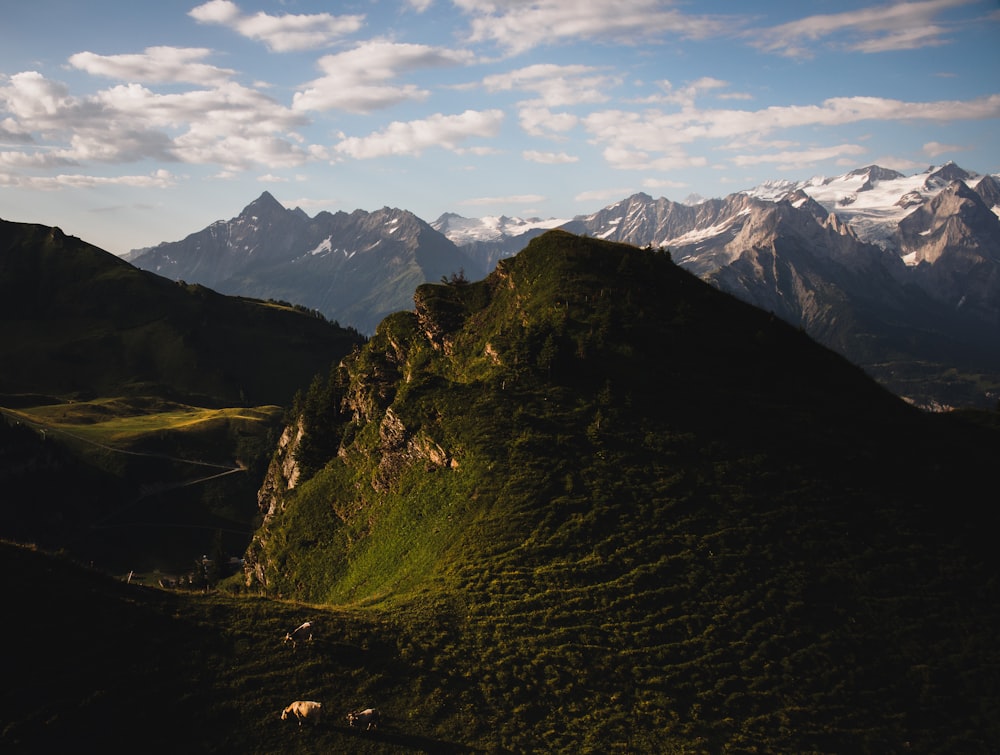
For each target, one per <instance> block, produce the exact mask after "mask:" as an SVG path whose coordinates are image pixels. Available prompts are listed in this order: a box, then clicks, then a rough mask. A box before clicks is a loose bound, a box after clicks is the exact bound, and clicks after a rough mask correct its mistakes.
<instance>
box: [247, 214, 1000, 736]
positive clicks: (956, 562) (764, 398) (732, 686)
mask: <svg viewBox="0 0 1000 755" xmlns="http://www.w3.org/2000/svg"><path fill="white" fill-rule="evenodd" d="M416 304H417V307H416V312H414V313H400V314H398V315H394V316H392V317H390V318H387V319H386V320H385V321H384V322H383V323H382V325H381V326H380V328H379V330H378V332H377V333H376V335H375V336H374V337H373V338H372V339H371V341H370V342H369V343H368V344H367V345H366V347H365V348H363V349H362V350H361V351H360V352H359V353H358V354H356V355H355V356H353V357H351V358H350V359H348V360H347V361H346V363H345V366H344V368H343V369H340V370H334V371H333V372H332V373H331V374H330V375H329V376H328V377H327V378H326V379H323V380H318V381H316V382H314V384H313V387H312V389H311V390H310V391H309V393H308V395H306V396H304V397H303V399H302V401H301V402H300V403H299V406H298V407H297V410H298V411H299V412H300V415H301V417H302V421H303V423H304V425H305V427H306V430H307V434H306V440H305V442H304V443H303V445H302V447H301V448H299V449H298V452H297V458H298V459H299V461H300V463H301V464H302V465H303V467H304V469H305V470H306V473H307V474H306V479H305V480H304V481H302V482H300V484H299V485H298V486H297V487H296V488H295V489H294V490H293V491H291V492H290V493H289V494H288V495H286V496H285V497H284V499H283V500H282V502H281V504H280V506H279V507H278V513H277V514H276V515H275V516H273V517H272V518H271V519H270V520H269V521H268V522H266V523H265V526H264V527H263V528H262V530H261V531H260V532H259V533H258V537H257V540H256V542H255V544H254V547H253V548H252V550H251V554H250V555H251V557H252V559H253V561H254V562H256V563H257V564H259V565H260V567H261V569H262V573H263V575H264V580H263V582H259V581H258V582H255V583H254V584H253V585H252V588H253V589H256V590H261V591H266V592H267V594H269V595H283V596H285V597H297V598H300V599H306V600H310V601H314V602H319V603H324V604H328V605H341V606H346V605H351V606H354V607H355V608H356V609H360V608H362V607H366V608H365V610H366V611H367V612H368V613H367V614H366V615H371V616H389V615H391V616H394V617H397V619H398V620H399V621H400V622H402V623H404V624H405V625H406V626H407V628H408V630H409V631H408V636H409V637H411V638H412V639H410V640H406V641H405V642H408V643H409V644H403V645H401V647H400V653H401V657H403V658H404V659H406V660H407V661H408V662H411V663H414V664H415V665H416V666H417V668H419V669H420V670H421V672H422V676H421V677H420V679H419V680H417V681H415V682H414V683H415V684H417V686H418V689H419V691H420V692H421V693H422V697H421V698H420V701H419V702H417V703H415V704H416V705H417V706H418V707H419V709H420V710H422V711H423V712H424V715H423V716H422V720H424V721H429V722H430V723H431V725H432V726H433V728H432V732H434V733H438V734H441V733H443V732H456V731H457V732H460V734H459V735H458V736H459V737H460V741H462V742H464V743H467V744H470V745H474V746H477V747H481V748H484V749H486V750H499V751H513V752H525V751H547V752H581V751H592V752H626V751H638V752H674V751H676V752H724V751H738V752H750V751H758V752H897V751H905V750H913V751H951V752H967V751H987V750H989V749H990V748H991V747H992V745H993V744H995V743H996V742H997V741H1000V726H998V723H997V722H998V721H1000V689H998V687H997V684H996V680H997V678H998V676H997V672H998V670H1000V651H998V650H997V648H998V645H997V639H998V637H997V634H998V629H997V627H998V626H1000V624H998V622H997V619H998V615H997V611H998V606H1000V602H998V600H997V599H998V597H1000V596H998V594H997V589H998V585H1000V581H998V570H997V557H996V556H995V555H994V554H995V550H994V549H993V547H992V532H993V530H994V527H995V524H996V511H995V506H994V505H993V504H992V502H991V498H990V497H989V496H988V495H987V493H986V491H987V490H989V489H990V488H991V486H993V484H992V480H991V477H992V474H993V473H992V472H991V471H990V470H991V469H992V466H991V465H992V463H993V462H992V460H994V459H995V457H996V453H997V450H998V448H1000V445H998V435H997V432H996V427H995V425H990V424H989V423H973V422H970V421H968V419H967V418H965V417H958V416H954V417H934V416H925V415H922V414H919V413H917V412H916V411H914V410H912V409H911V408H909V407H907V406H906V405H904V404H903V403H902V402H900V401H898V400H897V399H895V398H893V397H892V396H890V395H889V394H888V393H887V392H885V391H884V390H882V389H880V388H879V387H878V386H876V385H875V384H874V383H873V382H872V381H871V380H869V379H868V378H867V377H866V376H865V375H864V374H862V373H861V372H860V371H859V370H857V369H855V368H853V367H852V366H850V365H849V364H847V363H846V362H845V361H844V360H842V359H840V358H839V357H837V356H835V355H834V354H833V353H832V352H830V351H828V350H826V349H824V348H821V347H818V346H817V345H816V344H815V343H813V342H812V341H811V340H810V339H809V338H807V337H806V336H805V335H804V334H803V333H801V332H799V331H796V330H794V329H791V328H789V327H787V326H786V325H784V324H783V323H781V322H780V321H777V320H776V319H775V318H773V317H771V316H769V315H768V314H767V313H765V312H761V311H758V310H755V309H752V308H750V307H747V306H745V305H742V304H740V303H739V302H737V301H736V300H734V299H732V298H730V297H727V296H725V295H722V294H720V293H718V292H717V291H715V290H713V289H711V288H710V287H708V286H707V285H705V284H703V283H701V282H700V281H698V280H697V279H695V278H694V277H692V276H690V275H688V274H686V273H684V272H683V271H682V270H680V269H678V268H677V267H676V266H674V265H673V264H672V262H671V261H670V259H669V257H668V256H667V255H666V254H663V253H660V252H656V251H653V250H639V249H634V248H630V247H626V246H622V245H615V244H609V243H605V242H601V241H598V240H593V239H586V238H579V237H574V236H570V235H568V234H565V233H561V232H552V233H549V234H546V235H544V236H542V237H540V238H539V239H536V240H535V241H533V242H532V243H531V244H530V245H529V247H528V248H527V249H526V250H525V251H523V252H522V253H521V254H519V255H518V256H517V257H516V258H513V259H511V260H506V261H504V262H502V263H501V265H500V266H499V267H498V269H497V271H496V272H495V273H494V274H492V275H491V276H490V277H489V278H487V279H486V280H485V281H483V282H480V283H472V284H466V283H463V282H453V283H452V284H451V285H428V286H423V287H421V288H420V289H418V292H417V296H416ZM994 487H995V486H994ZM407 617H409V618H407ZM418 625H419V628H418Z"/></svg>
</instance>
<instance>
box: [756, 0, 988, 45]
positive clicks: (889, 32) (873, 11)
mask: <svg viewBox="0 0 1000 755" xmlns="http://www.w3.org/2000/svg"><path fill="white" fill-rule="evenodd" d="M974 1H975V0H921V1H920V2H896V3H892V4H889V5H879V6H874V7H870V8H861V9H858V10H851V11H845V12H843V13H832V14H826V15H816V16H807V17H806V18H801V19H797V20H795V21H791V22H789V23H786V24H781V25H779V26H775V27H772V28H770V29H754V30H751V31H749V32H748V33H747V35H748V38H749V39H750V44H751V45H753V46H754V47H757V48H759V49H761V50H763V51H765V52H772V53H778V54H780V55H786V56H789V57H812V55H813V54H814V50H815V47H816V43H817V42H820V41H823V40H827V39H829V38H831V37H835V36H836V35H841V34H847V35H849V36H850V37H851V39H850V41H846V42H840V43H839V45H840V46H842V47H844V48H845V49H848V50H855V51H858V52H864V53H873V52H887V51H891V50H912V49H917V48H921V47H934V46H938V45H942V44H947V43H948V41H949V40H948V39H947V37H946V34H947V31H948V30H947V28H946V27H944V26H942V25H941V24H938V23H935V22H934V19H935V17H936V16H938V15H939V14H940V13H941V12H943V11H945V10H947V9H949V8H955V7H959V6H962V5H968V4H970V2H974Z"/></svg>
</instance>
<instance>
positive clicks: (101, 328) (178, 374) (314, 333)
mask: <svg viewBox="0 0 1000 755" xmlns="http://www.w3.org/2000/svg"><path fill="white" fill-rule="evenodd" d="M0 319H2V321H3V323H4V330H3V335H2V336H0V363H2V364H3V365H4V367H3V371H2V372H0V394H18V393H33V394H46V393H47V394H53V395H57V396H71V395H79V396H84V397H86V396H95V395H117V394H121V393H127V394H133V395H136V394H138V395H143V394H146V395H149V394H157V395H167V396H171V397H175V398H181V399H186V400H193V401H196V402H202V403H203V404H205V405H254V404H279V405H282V404H284V405H287V404H288V403H289V402H290V401H291V398H292V396H293V395H294V394H295V391H296V390H298V389H299V388H301V387H302V386H303V385H308V383H309V380H310V379H311V378H312V376H313V375H314V374H315V373H317V372H319V371H321V370H325V369H326V368H327V367H328V366H329V365H330V363H331V362H335V361H337V360H338V359H339V358H340V357H341V356H342V355H343V354H344V353H346V352H347V351H349V350H350V349H351V348H352V346H353V345H354V344H356V343H358V342H359V340H360V339H359V338H358V336H357V334H356V333H351V332H349V331H345V330H344V329H342V328H339V327H336V326H334V325H331V324H329V323H327V322H325V321H324V320H323V319H322V318H318V317H316V316H314V315H312V314H309V313H307V312H304V311H300V310H295V309H292V308H291V307H288V306H278V305H273V304H267V303H265V302H260V301H252V300H246V299H236V298H233V297H226V296H221V295H219V294H217V293H215V292H213V291H210V290H208V289H206V288H203V287H200V286H188V285H184V284H178V283H174V282H172V281H169V280H167V279H166V278H162V277H160V276H158V275H153V274H152V273H148V272H145V271H141V270H138V269H136V268H135V267H133V266H132V265H130V264H128V263H126V262H123V261H122V260H120V259H119V258H117V257H115V256H114V255H112V254H110V253H108V252H105V251H103V250H101V249H98V248H96V247H93V246H91V245H89V244H87V243H86V242H84V241H81V240H80V239H77V238H74V237H70V236H65V235H64V234H63V233H62V232H61V231H60V230H59V229H58V228H48V227H45V226H39V225H29V224H24V223H10V222H5V221H0Z"/></svg>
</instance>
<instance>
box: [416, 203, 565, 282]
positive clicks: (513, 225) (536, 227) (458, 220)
mask: <svg viewBox="0 0 1000 755" xmlns="http://www.w3.org/2000/svg"><path fill="white" fill-rule="evenodd" d="M566 222H567V221H566V220H560V219H556V218H548V219H542V218H528V219H525V218H517V217H507V216H506V215H501V216H499V217H497V216H485V217H481V218H465V217H462V216H461V215H456V214H455V213H453V212H446V213H445V214H444V215H442V216H441V217H439V218H438V219H437V220H435V221H434V222H433V223H431V227H433V228H435V229H436V230H438V231H440V232H441V233H443V234H444V235H445V236H447V237H448V238H449V239H451V240H452V241H453V242H455V244H456V245H458V246H459V247H461V249H462V250H463V251H465V252H466V253H467V254H468V255H469V256H471V257H473V258H474V259H475V260H477V261H478V262H479V263H480V264H481V265H483V267H484V268H485V269H486V270H492V269H493V268H494V267H496V264H497V262H498V261H499V260H501V259H503V258H504V257H511V256H513V255H515V254H517V253H518V252H519V251H521V250H522V249H523V248H524V247H525V246H526V245H527V243H528V242H529V241H531V239H533V238H535V237H536V236H539V235H541V234H542V233H544V232H545V231H547V230H550V229H552V228H558V227H560V226H562V225H563V224H565V223H566Z"/></svg>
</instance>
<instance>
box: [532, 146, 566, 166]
mask: <svg viewBox="0 0 1000 755" xmlns="http://www.w3.org/2000/svg"><path fill="white" fill-rule="evenodd" d="M521 156H522V157H523V158H524V159H525V160H528V161H529V162H533V163H542V164H543V165H565V164H567V163H576V162H580V158H579V157H576V156H574V155H568V154H566V153H565V152H539V151H538V150H534V149H526V150H524V152H522V153H521Z"/></svg>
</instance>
